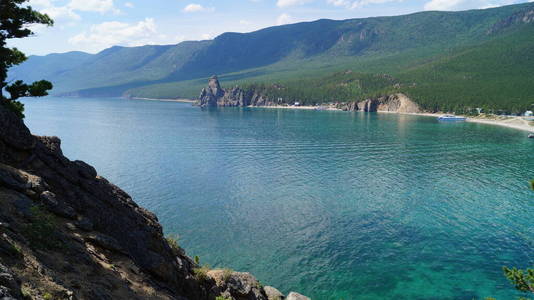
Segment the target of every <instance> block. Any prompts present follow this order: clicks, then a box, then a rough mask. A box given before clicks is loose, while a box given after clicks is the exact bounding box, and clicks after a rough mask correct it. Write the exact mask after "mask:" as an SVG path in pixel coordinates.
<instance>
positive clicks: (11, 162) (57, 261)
mask: <svg viewBox="0 0 534 300" xmlns="http://www.w3.org/2000/svg"><path fill="white" fill-rule="evenodd" d="M198 270H199V266H198V265H197V264H196V263H195V262H194V261H193V260H192V259H190V258H189V257H187V256H186V255H185V252H184V251H183V250H182V249H181V248H179V247H177V246H176V245H173V244H172V243H169V242H168V241H167V240H166V239H165V238H164V236H163V231H162V227H161V225H160V224H159V222H158V219H157V217H156V216H155V215H154V214H152V213H151V212H149V211H147V210H145V209H144V208H142V207H139V206H138V205H137V204H136V203H135V202H134V201H133V200H132V198H131V197H130V196H129V195H128V194H127V193H125V192H124V191H122V190H121V189H120V188H118V187H117V186H115V185H113V184H112V183H110V182H108V181H107V180H106V179H105V178H103V177H101V176H98V174H97V171H96V170H95V169H94V168H93V167H91V166H89V165H88V164H86V163H84V162H82V161H70V160H69V159H67V158H66V157H65V156H64V155H63V153H62V151H61V141H60V140H59V139H58V138H56V137H39V136H33V135H31V133H30V131H29V130H28V128H27V127H26V126H25V125H24V123H23V122H22V120H20V119H19V118H18V117H17V116H16V115H15V114H14V113H13V112H11V111H10V110H9V109H7V108H6V106H5V105H3V104H2V103H0V299H22V298H25V299H181V300H185V299H190V300H193V299H195V300H196V299H206V300H208V299H215V298H216V297H218V296H221V295H223V296H225V297H226V299H236V300H238V299H250V300H253V299H269V298H268V295H267V293H266V291H265V289H264V288H263V287H262V286H261V285H259V284H256V283H257V280H256V279H255V278H254V277H252V276H251V275H250V274H247V275H242V274H246V273H237V272H233V271H231V272H228V271H227V272H226V273H225V274H226V275H225V276H224V278H221V277H217V276H215V275H216V274H217V272H215V271H212V272H214V273H213V276H201V274H200V273H199V271H198ZM228 274H229V275H228Z"/></svg>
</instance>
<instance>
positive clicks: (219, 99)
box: [199, 76, 273, 107]
mask: <svg viewBox="0 0 534 300" xmlns="http://www.w3.org/2000/svg"><path fill="white" fill-rule="evenodd" d="M199 99H200V100H199V105H200V107H225V106H227V107H246V106H269V105H273V103H272V102H270V101H268V100H267V98H266V97H265V96H263V95H260V94H258V93H256V92H255V91H245V90H243V89H242V88H240V87H237V86H236V87H234V88H231V89H223V88H222V87H221V85H220V83H219V79H218V78H217V76H212V77H211V78H210V79H209V81H208V86H207V87H206V88H204V89H202V92H201V93H200V97H199Z"/></svg>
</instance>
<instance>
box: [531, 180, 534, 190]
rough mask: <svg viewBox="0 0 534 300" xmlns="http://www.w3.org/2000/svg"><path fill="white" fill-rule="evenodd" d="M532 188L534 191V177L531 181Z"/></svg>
mask: <svg viewBox="0 0 534 300" xmlns="http://www.w3.org/2000/svg"><path fill="white" fill-rule="evenodd" d="M530 188H531V189H532V190H533V191H534V179H532V180H531V181H530Z"/></svg>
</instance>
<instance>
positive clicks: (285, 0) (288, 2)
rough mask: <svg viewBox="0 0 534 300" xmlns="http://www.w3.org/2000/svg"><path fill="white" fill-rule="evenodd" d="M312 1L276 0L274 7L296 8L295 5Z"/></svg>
mask: <svg viewBox="0 0 534 300" xmlns="http://www.w3.org/2000/svg"><path fill="white" fill-rule="evenodd" d="M311 1H312V0H278V1H277V2H276V6H278V7H290V6H297V5H303V4H306V3H308V2H311Z"/></svg>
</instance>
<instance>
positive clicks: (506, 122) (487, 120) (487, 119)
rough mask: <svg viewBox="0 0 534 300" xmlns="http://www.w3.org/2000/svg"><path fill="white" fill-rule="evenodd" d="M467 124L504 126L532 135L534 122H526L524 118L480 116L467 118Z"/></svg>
mask: <svg viewBox="0 0 534 300" xmlns="http://www.w3.org/2000/svg"><path fill="white" fill-rule="evenodd" d="M467 122H472V123H480V124H488V125H496V126H504V127H508V128H514V129H519V130H523V131H528V132H532V133H534V120H526V119H525V118H524V117H501V116H494V115H489V116H488V115H482V116H480V117H472V118H467Z"/></svg>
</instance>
